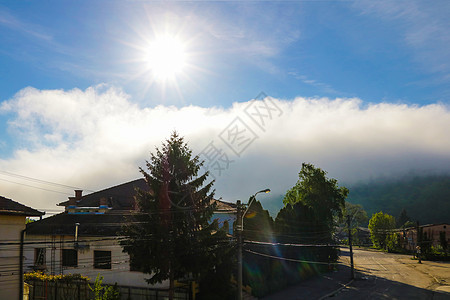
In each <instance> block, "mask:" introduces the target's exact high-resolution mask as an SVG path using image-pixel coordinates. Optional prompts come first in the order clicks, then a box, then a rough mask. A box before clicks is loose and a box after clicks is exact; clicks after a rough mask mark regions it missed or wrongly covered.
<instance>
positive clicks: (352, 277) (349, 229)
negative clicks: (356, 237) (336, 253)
mask: <svg viewBox="0 0 450 300" xmlns="http://www.w3.org/2000/svg"><path fill="white" fill-rule="evenodd" d="M347 226H348V246H349V247H350V267H351V268H350V276H351V279H355V269H354V265H353V249H352V229H351V227H350V215H348V216H347Z"/></svg>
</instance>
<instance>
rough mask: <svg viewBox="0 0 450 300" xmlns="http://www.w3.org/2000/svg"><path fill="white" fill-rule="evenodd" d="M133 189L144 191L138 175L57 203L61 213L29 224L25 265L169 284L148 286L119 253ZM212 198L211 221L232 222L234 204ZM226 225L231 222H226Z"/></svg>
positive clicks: (121, 282) (108, 279)
mask: <svg viewBox="0 0 450 300" xmlns="http://www.w3.org/2000/svg"><path fill="white" fill-rule="evenodd" d="M136 189H141V190H148V185H147V184H146V182H145V180H144V179H138V180H134V181H131V182H127V183H124V184H120V185H117V186H114V187H111V188H107V189H104V190H101V191H98V192H94V193H91V194H88V195H83V194H82V191H81V190H76V191H75V196H74V197H69V200H68V201H65V202H61V203H59V204H58V205H60V206H64V207H65V211H64V212H63V213H60V214H57V215H54V216H51V217H49V218H46V219H43V220H41V221H38V222H34V223H31V224H28V226H27V230H26V233H27V234H26V240H27V242H29V244H30V246H28V247H26V249H25V255H26V257H27V263H26V269H25V270H28V271H32V270H41V271H44V272H46V273H50V274H68V273H71V274H76V273H78V274H82V275H84V276H88V277H90V278H92V279H93V278H95V277H96V276H97V274H101V275H102V276H103V277H104V279H103V283H104V284H115V283H117V284H118V286H121V287H130V288H137V289H143V288H149V287H151V288H152V289H155V290H158V289H159V290H164V289H167V287H168V282H162V283H160V284H156V285H152V286H149V285H148V283H147V282H146V280H145V279H146V278H148V277H149V275H148V274H144V273H142V272H140V271H139V270H138V269H139V268H137V267H136V266H135V264H130V256H129V255H128V254H127V253H124V252H122V246H121V245H120V240H121V237H120V230H121V226H122V225H123V224H125V223H127V222H128V219H127V215H129V214H130V213H131V212H132V211H134V210H135V199H134V196H135V194H136ZM214 201H217V203H218V204H217V208H218V209H217V211H216V213H215V216H213V219H218V222H219V223H221V222H224V221H227V222H229V223H230V222H232V221H233V220H231V219H230V215H233V216H234V212H235V208H234V207H233V205H232V204H227V203H225V202H223V201H218V200H214ZM230 225H231V224H230Z"/></svg>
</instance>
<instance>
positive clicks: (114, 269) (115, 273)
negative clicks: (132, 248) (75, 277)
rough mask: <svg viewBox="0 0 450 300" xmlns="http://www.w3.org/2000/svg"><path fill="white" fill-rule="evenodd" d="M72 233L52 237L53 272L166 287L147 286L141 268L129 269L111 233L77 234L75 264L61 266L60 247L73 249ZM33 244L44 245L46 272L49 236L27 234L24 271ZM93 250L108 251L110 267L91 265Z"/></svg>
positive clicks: (126, 257) (30, 260) (30, 265)
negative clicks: (136, 269) (100, 234)
mask: <svg viewBox="0 0 450 300" xmlns="http://www.w3.org/2000/svg"><path fill="white" fill-rule="evenodd" d="M74 245H75V243H74V237H73V236H66V237H63V239H62V240H61V238H60V236H56V238H55V246H56V249H55V260H54V261H55V263H54V265H55V274H59V273H60V271H61V269H62V273H63V274H81V275H84V276H87V277H89V278H90V279H91V280H92V281H94V280H95V278H96V276H97V275H98V274H100V275H101V276H103V277H104V279H103V283H105V284H115V283H117V284H118V285H122V286H133V287H145V288H148V287H150V288H166V287H168V283H167V282H163V283H161V284H156V285H152V286H150V285H149V284H148V283H147V282H146V281H145V278H148V277H149V276H148V275H145V274H143V273H141V272H134V271H130V263H129V260H130V258H129V255H128V254H127V253H124V252H122V247H121V246H120V245H119V243H118V241H117V240H115V239H114V238H111V237H89V238H86V237H80V239H79V242H78V245H79V248H78V249H79V250H78V265H77V267H63V268H61V257H62V252H61V249H74ZM35 248H46V249H47V250H46V268H47V273H49V274H50V272H51V259H52V254H51V252H52V251H51V248H52V238H51V236H44V235H43V236H38V235H28V236H27V237H26V247H25V252H24V253H25V257H26V260H25V261H26V267H25V271H31V270H32V269H33V265H34V256H35ZM94 250H101V251H111V269H96V268H94Z"/></svg>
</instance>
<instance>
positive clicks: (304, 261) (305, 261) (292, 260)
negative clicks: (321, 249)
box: [245, 249, 342, 265]
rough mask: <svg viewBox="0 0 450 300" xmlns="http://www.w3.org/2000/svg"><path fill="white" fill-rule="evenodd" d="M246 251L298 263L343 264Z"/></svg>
mask: <svg viewBox="0 0 450 300" xmlns="http://www.w3.org/2000/svg"><path fill="white" fill-rule="evenodd" d="M245 251H246V252H248V253H252V254H255V255H259V256H264V257H268V258H273V259H279V260H285V261H291V262H297V263H308V264H321V265H340V264H342V263H339V262H320V261H310V260H300V259H293V258H286V257H280V256H274V255H269V254H264V253H260V252H255V251H252V250H248V249H245Z"/></svg>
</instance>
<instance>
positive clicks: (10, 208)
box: [0, 196, 45, 217]
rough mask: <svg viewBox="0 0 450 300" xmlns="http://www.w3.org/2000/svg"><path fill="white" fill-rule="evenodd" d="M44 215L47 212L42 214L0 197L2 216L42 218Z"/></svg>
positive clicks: (0, 212) (0, 213)
mask: <svg viewBox="0 0 450 300" xmlns="http://www.w3.org/2000/svg"><path fill="white" fill-rule="evenodd" d="M44 214H45V212H40V211H38V210H36V209H34V208H31V207H29V206H26V205H23V204H20V203H19V202H16V201H13V200H11V199H8V198H5V197H2V196H0V215H16V216H27V217H40V216H42V215H44Z"/></svg>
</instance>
